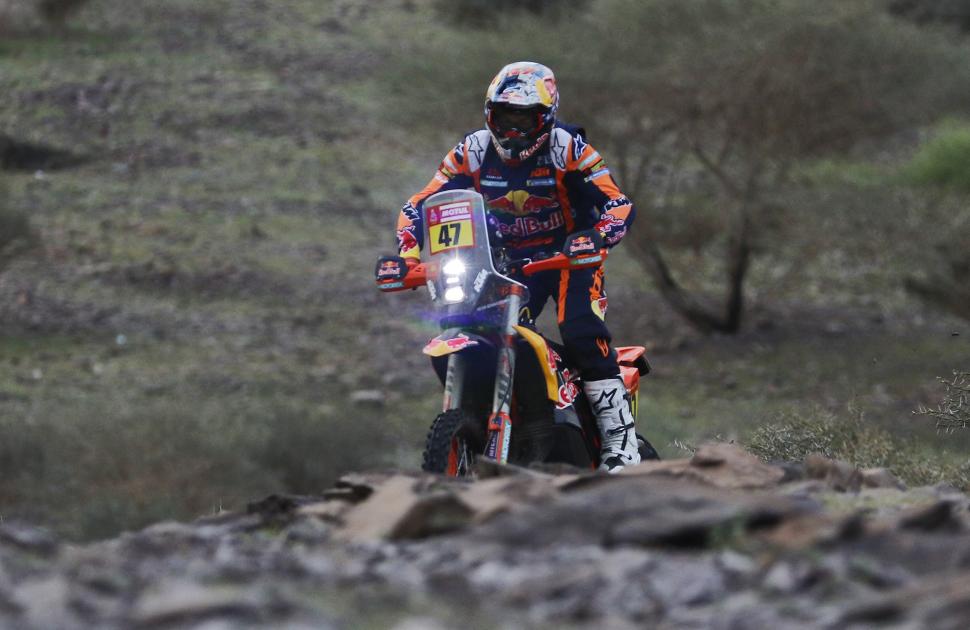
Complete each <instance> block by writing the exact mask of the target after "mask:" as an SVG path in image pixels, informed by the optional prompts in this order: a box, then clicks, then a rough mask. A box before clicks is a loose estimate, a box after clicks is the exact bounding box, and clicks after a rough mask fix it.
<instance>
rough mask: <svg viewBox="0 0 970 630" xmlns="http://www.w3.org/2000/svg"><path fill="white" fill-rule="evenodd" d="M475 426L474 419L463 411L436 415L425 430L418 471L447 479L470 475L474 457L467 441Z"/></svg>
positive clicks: (471, 445)
mask: <svg viewBox="0 0 970 630" xmlns="http://www.w3.org/2000/svg"><path fill="white" fill-rule="evenodd" d="M474 424H475V419H474V418H473V417H472V416H471V415H470V414H469V413H468V412H466V411H464V410H462V409H450V410H448V411H445V412H443V413H440V414H438V417H437V418H435V419H434V422H432V423H431V429H430V430H429V431H428V438H427V440H426V442H425V445H424V455H423V458H422V459H423V461H422V464H421V470H423V471H425V472H432V473H441V474H445V475H448V476H449V477H469V476H471V474H472V465H473V464H474V461H475V454H476V451H475V448H474V446H473V440H472V439H470V438H471V436H470V433H471V428H472V427H473V426H474Z"/></svg>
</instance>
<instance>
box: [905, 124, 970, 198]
mask: <svg viewBox="0 0 970 630" xmlns="http://www.w3.org/2000/svg"><path fill="white" fill-rule="evenodd" d="M908 170H909V176H910V179H912V181H913V182H914V183H916V184H921V185H929V186H941V187H944V188H950V189H953V190H958V191H961V192H970V127H967V126H949V127H947V128H944V129H942V130H941V132H940V134H939V135H938V136H936V137H935V138H933V139H932V140H930V141H929V142H927V143H926V144H925V145H924V146H923V147H922V148H921V149H920V151H919V153H917V154H916V156H915V157H914V158H913V161H912V163H911V164H910V165H909V169H908Z"/></svg>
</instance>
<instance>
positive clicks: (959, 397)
mask: <svg viewBox="0 0 970 630" xmlns="http://www.w3.org/2000/svg"><path fill="white" fill-rule="evenodd" d="M940 382H941V383H943V386H944V387H946V393H945V394H944V396H943V401H942V402H940V403H939V404H938V405H937V406H936V407H926V406H925V405H920V406H919V408H918V409H917V410H916V411H915V412H914V413H917V414H919V415H921V416H930V417H931V418H936V428H937V429H938V430H940V431H944V432H946V433H950V432H952V431H956V430H957V429H965V428H967V427H968V426H970V372H967V371H954V372H953V377H952V378H951V379H950V380H947V379H945V378H940Z"/></svg>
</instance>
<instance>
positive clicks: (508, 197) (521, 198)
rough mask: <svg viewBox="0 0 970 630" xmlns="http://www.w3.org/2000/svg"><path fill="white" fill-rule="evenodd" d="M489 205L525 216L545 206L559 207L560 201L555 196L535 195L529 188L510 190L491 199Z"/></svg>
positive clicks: (499, 210) (496, 209)
mask: <svg viewBox="0 0 970 630" xmlns="http://www.w3.org/2000/svg"><path fill="white" fill-rule="evenodd" d="M488 207H489V209H491V210H495V211H498V212H505V213H507V214H511V215H515V216H525V215H528V214H532V213H533V212H538V211H539V210H542V209H544V208H558V207H559V202H558V201H557V200H556V199H555V197H543V196H541V195H533V194H531V193H530V192H529V191H527V190H510V191H509V192H507V193H506V194H504V195H503V196H501V197H496V198H495V199H490V200H489V202H488Z"/></svg>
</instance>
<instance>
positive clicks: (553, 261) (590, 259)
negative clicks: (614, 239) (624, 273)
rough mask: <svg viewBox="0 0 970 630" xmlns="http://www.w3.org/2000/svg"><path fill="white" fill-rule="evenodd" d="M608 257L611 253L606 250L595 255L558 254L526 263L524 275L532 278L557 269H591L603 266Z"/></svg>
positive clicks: (591, 253) (523, 270) (592, 253)
mask: <svg viewBox="0 0 970 630" xmlns="http://www.w3.org/2000/svg"><path fill="white" fill-rule="evenodd" d="M607 256H609V252H608V251H607V250H606V248H603V249H601V250H599V251H598V252H595V253H594V252H590V253H589V254H585V255H581V256H567V255H566V254H563V253H557V254H554V255H553V256H550V257H549V258H543V259H542V260H537V261H535V262H530V263H526V264H525V265H523V266H522V274H523V275H526V276H531V275H533V274H536V273H539V272H540V271H555V270H557V269H586V268H589V267H596V266H598V265H601V264H602V263H603V261H605V260H606V257H607Z"/></svg>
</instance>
